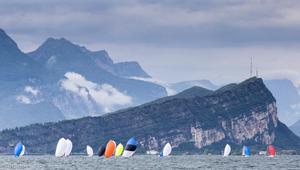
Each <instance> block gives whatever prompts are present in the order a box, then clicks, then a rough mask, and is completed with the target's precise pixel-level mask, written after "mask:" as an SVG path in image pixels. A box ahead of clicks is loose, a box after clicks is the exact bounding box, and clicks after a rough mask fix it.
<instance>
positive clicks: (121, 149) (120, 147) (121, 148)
mask: <svg viewBox="0 0 300 170" xmlns="http://www.w3.org/2000/svg"><path fill="white" fill-rule="evenodd" d="M123 151H124V146H123V145H122V143H120V144H119V145H118V146H117V148H116V152H115V156H116V157H119V156H121V155H122V153H123Z"/></svg>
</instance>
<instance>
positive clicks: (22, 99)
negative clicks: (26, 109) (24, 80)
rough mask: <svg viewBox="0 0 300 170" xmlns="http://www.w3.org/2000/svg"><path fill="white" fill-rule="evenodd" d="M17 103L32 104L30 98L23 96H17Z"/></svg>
mask: <svg viewBox="0 0 300 170" xmlns="http://www.w3.org/2000/svg"><path fill="white" fill-rule="evenodd" d="M17 101H18V102H20V103H22V104H32V102H31V100H30V98H29V97H27V96H25V95H19V96H17Z"/></svg>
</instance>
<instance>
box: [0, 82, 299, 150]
mask: <svg viewBox="0 0 300 170" xmlns="http://www.w3.org/2000/svg"><path fill="white" fill-rule="evenodd" d="M189 93H190V92H189ZM131 136H135V137H136V138H137V140H138V141H139V145H140V146H139V151H140V152H143V151H146V150H159V149H161V148H162V146H163V145H164V144H166V143H167V142H170V143H171V144H172V146H173V147H175V151H178V152H188V153H191V152H196V151H197V152H198V153H200V152H205V151H209V152H215V153H220V148H222V147H223V146H224V144H225V143H230V144H231V145H232V146H233V148H234V149H235V148H236V149H238V150H240V148H241V147H235V146H241V145H243V144H247V145H250V146H252V147H255V148H258V149H260V148H265V147H266V145H268V144H274V145H275V146H276V147H277V148H278V149H297V148H300V139H299V138H298V137H297V136H296V135H294V134H293V133H292V132H291V131H290V130H289V129H288V128H287V127H286V126H285V125H284V124H282V123H281V122H280V121H279V120H278V118H277V108H276V101H275V99H274V97H273V96H272V94H271V93H270V91H269V90H268V89H267V88H266V87H265V85H264V83H263V81H262V80H261V79H258V78H251V79H248V80H246V81H244V82H242V83H240V84H236V85H234V86H228V87H227V88H222V89H221V90H217V91H215V92H212V93H208V94H207V95H205V96H192V97H190V98H188V97H186V98H170V100H163V101H161V102H153V103H149V104H145V105H142V106H139V107H134V108H129V109H126V110H121V111H118V112H115V113H112V114H107V115H105V116H101V117H87V118H82V119H78V120H69V121H62V122H59V123H47V124H43V125H40V124H35V125H31V126H27V127H23V128H18V129H13V130H5V131H2V132H1V133H0V152H8V153H9V152H12V150H13V146H14V144H15V143H17V142H18V141H22V142H23V143H24V144H26V145H27V148H28V152H29V153H53V152H54V150H55V145H56V142H57V140H58V139H59V138H60V137H66V138H70V139H71V140H72V141H73V145H74V151H75V152H83V151H84V150H85V147H86V145H87V144H89V145H92V146H93V147H94V148H95V149H96V148H97V147H98V146H99V145H100V144H103V143H105V142H106V141H107V140H109V139H110V138H113V139H115V140H116V141H118V142H122V143H125V142H126V140H127V139H128V138H129V137H131Z"/></svg>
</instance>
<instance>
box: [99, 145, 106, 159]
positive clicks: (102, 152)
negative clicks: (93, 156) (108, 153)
mask: <svg viewBox="0 0 300 170" xmlns="http://www.w3.org/2000/svg"><path fill="white" fill-rule="evenodd" d="M105 149H106V147H105V146H104V145H101V146H100V147H99V149H98V156H99V157H101V156H103V155H104V153H105Z"/></svg>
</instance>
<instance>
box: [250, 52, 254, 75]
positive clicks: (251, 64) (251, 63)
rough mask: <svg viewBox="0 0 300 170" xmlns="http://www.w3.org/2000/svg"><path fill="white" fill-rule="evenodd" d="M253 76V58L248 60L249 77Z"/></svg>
mask: <svg viewBox="0 0 300 170" xmlns="http://www.w3.org/2000/svg"><path fill="white" fill-rule="evenodd" d="M252 75H253V57H251V59H250V77H252Z"/></svg>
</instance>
